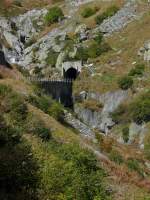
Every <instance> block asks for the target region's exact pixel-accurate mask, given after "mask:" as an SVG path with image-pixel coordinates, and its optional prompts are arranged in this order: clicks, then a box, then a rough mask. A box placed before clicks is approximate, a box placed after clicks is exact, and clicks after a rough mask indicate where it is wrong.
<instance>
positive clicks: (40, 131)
mask: <svg viewBox="0 0 150 200" xmlns="http://www.w3.org/2000/svg"><path fill="white" fill-rule="evenodd" d="M35 132H36V134H37V136H38V137H40V138H41V139H42V140H43V141H48V140H50V138H51V131H50V129H48V128H45V127H38V128H36V130H35Z"/></svg>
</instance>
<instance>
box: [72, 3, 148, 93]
mask: <svg viewBox="0 0 150 200" xmlns="http://www.w3.org/2000/svg"><path fill="white" fill-rule="evenodd" d="M138 9H139V10H140V11H142V12H143V11H144V12H145V14H144V16H142V17H141V18H140V19H139V20H135V21H134V22H132V23H130V24H129V25H128V26H127V27H126V28H124V29H123V30H122V31H120V32H118V33H114V34H113V36H112V37H109V38H106V41H107V42H108V44H109V45H110V46H111V48H112V50H111V51H109V52H108V53H106V54H103V55H102V56H100V57H98V58H97V59H94V60H93V63H94V66H95V71H96V75H95V76H94V77H89V75H87V73H84V72H83V73H82V74H81V76H80V78H81V81H77V82H76V84H75V91H76V92H78V91H81V90H86V89H88V90H92V91H98V92H105V91H110V90H115V89H117V88H118V86H117V80H118V78H119V77H120V76H122V75H124V74H127V73H128V72H129V71H130V69H131V68H133V67H134V65H133V64H132V63H133V62H135V61H136V62H137V63H141V62H143V59H141V58H139V57H138V56H137V52H138V50H139V48H140V47H142V46H143V44H144V42H145V41H147V40H149V32H150V27H149V20H150V14H149V6H148V5H147V4H145V3H141V4H139V7H138ZM89 21H90V19H89ZM111 63H112V64H111ZM113 63H114V64H113ZM147 65H148V64H147V63H146V66H147ZM146 74H150V69H149V66H147V68H146ZM87 77H88V78H89V79H88V82H87V81H86V80H87ZM149 85H150V79H149V77H148V76H147V79H146V80H141V81H140V82H139V81H136V85H135V87H138V86H140V87H145V88H146V87H147V88H148V87H149Z"/></svg>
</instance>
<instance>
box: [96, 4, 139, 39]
mask: <svg viewBox="0 0 150 200" xmlns="http://www.w3.org/2000/svg"><path fill="white" fill-rule="evenodd" d="M137 16H138V14H137V11H136V4H134V3H127V4H125V5H124V6H123V8H122V9H120V10H119V11H118V12H117V13H116V14H115V15H114V16H112V17H111V18H108V19H106V20H104V21H103V23H102V24H101V25H100V26H99V27H98V28H96V30H97V31H101V32H103V33H105V34H106V35H110V34H112V33H113V32H115V31H119V30H121V29H122V28H124V27H125V26H126V25H127V24H128V23H129V22H131V21H132V20H134V19H136V18H137Z"/></svg>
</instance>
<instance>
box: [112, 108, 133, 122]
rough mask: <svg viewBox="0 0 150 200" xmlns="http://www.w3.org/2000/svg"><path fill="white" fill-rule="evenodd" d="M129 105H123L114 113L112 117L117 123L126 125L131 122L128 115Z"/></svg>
mask: <svg viewBox="0 0 150 200" xmlns="http://www.w3.org/2000/svg"><path fill="white" fill-rule="evenodd" d="M127 110H128V105H124V104H121V105H120V106H119V107H118V108H117V109H116V110H115V111H114V112H112V113H111V117H112V119H113V121H114V122H115V123H117V124H118V123H126V122H128V120H129V115H128V114H127Z"/></svg>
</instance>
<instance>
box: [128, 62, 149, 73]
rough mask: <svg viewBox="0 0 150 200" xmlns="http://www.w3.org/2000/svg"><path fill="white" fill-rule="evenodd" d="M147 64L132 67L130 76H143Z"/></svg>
mask: <svg viewBox="0 0 150 200" xmlns="http://www.w3.org/2000/svg"><path fill="white" fill-rule="evenodd" d="M144 69H145V65H140V64H138V65H136V66H135V68H133V69H131V70H130V72H129V74H128V75H129V76H142V75H143V73H144Z"/></svg>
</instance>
